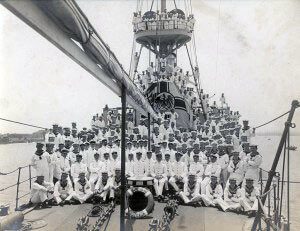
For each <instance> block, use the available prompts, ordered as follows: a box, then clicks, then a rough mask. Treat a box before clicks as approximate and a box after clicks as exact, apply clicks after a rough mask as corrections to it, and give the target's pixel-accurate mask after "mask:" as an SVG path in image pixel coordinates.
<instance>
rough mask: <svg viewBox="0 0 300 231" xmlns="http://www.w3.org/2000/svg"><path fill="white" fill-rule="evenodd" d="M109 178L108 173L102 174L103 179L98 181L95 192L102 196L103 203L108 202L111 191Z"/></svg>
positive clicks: (103, 172)
mask: <svg viewBox="0 0 300 231" xmlns="http://www.w3.org/2000/svg"><path fill="white" fill-rule="evenodd" d="M110 179H111V178H109V176H108V172H107V171H102V172H101V179H99V180H98V181H97V184H96V186H95V192H96V193H97V194H100V198H101V200H102V201H106V199H107V195H108V192H109V190H110V182H111V180H110Z"/></svg>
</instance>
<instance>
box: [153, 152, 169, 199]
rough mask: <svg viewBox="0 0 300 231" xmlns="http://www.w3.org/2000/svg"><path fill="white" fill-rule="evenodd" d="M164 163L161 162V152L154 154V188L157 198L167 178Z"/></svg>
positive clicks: (159, 196) (160, 194)
mask: <svg viewBox="0 0 300 231" xmlns="http://www.w3.org/2000/svg"><path fill="white" fill-rule="evenodd" d="M166 174H167V169H166V165H165V164H164V163H163V162H162V154H161V153H157V154H156V162H155V163H154V165H153V176H154V189H155V193H156V196H157V197H158V199H161V197H162V191H163V187H164V184H165V182H166V180H167V176H166Z"/></svg>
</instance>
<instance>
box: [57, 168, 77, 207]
mask: <svg viewBox="0 0 300 231" xmlns="http://www.w3.org/2000/svg"><path fill="white" fill-rule="evenodd" d="M68 177H69V175H68V173H66V172H62V173H61V179H60V180H59V181H57V182H56V183H55V186H54V193H53V196H54V200H55V202H56V203H57V204H59V205H60V206H63V205H64V204H69V203H70V200H71V199H72V197H73V195H74V191H73V187H72V183H71V181H70V180H69V179H68Z"/></svg>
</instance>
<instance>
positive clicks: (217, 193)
mask: <svg viewBox="0 0 300 231" xmlns="http://www.w3.org/2000/svg"><path fill="white" fill-rule="evenodd" d="M222 196H223V189H222V186H221V185H220V183H219V182H218V177H217V176H216V175H211V176H210V182H209V184H208V185H207V186H206V188H205V192H204V193H203V192H202V194H201V197H202V201H203V203H204V204H205V206H213V207H215V206H217V205H219V204H222V202H223V203H224V201H223V199H222Z"/></svg>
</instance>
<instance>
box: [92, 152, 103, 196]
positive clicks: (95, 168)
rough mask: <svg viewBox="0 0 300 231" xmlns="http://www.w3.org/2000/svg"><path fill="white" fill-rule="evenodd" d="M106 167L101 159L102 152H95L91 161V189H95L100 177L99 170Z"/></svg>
mask: <svg viewBox="0 0 300 231" xmlns="http://www.w3.org/2000/svg"><path fill="white" fill-rule="evenodd" d="M103 168H104V163H103V162H102V161H100V154H99V153H98V152H95V154H94V161H93V162H91V163H90V167H89V170H90V179H89V182H90V184H91V189H92V191H94V188H95V184H96V182H97V181H98V179H99V172H101V170H102V169H103Z"/></svg>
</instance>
